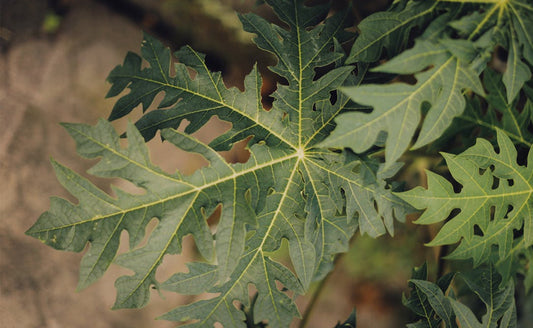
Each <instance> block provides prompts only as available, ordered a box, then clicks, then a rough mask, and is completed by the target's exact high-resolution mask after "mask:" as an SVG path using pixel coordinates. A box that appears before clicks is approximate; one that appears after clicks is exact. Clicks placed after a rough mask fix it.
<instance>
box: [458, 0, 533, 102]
mask: <svg viewBox="0 0 533 328" xmlns="http://www.w3.org/2000/svg"><path fill="white" fill-rule="evenodd" d="M450 25H451V26H452V27H454V28H455V29H456V30H457V31H458V32H459V33H460V34H461V35H462V36H463V37H466V38H468V40H469V41H472V42H474V43H475V44H476V45H477V46H478V47H480V48H481V49H480V50H479V51H480V52H483V51H484V52H486V53H491V52H492V51H493V49H494V47H495V46H497V45H500V46H503V47H505V49H507V51H508V58H507V70H506V71H505V73H504V76H503V82H504V84H505V87H506V91H507V99H508V101H509V102H512V101H514V100H515V98H516V97H517V96H518V93H519V91H520V89H521V88H522V87H523V85H524V83H525V82H526V81H528V80H529V79H530V78H531V69H530V67H529V65H533V37H532V36H531V28H532V27H533V6H532V5H531V2H530V1H526V0H506V1H492V3H490V4H483V5H481V6H480V10H479V11H475V12H473V13H470V14H469V15H467V16H464V17H463V18H461V19H459V20H457V21H455V22H451V23H450ZM528 63H529V65H528Z"/></svg>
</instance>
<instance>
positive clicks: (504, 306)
mask: <svg viewBox="0 0 533 328" xmlns="http://www.w3.org/2000/svg"><path fill="white" fill-rule="evenodd" d="M460 276H461V277H462V278H463V280H464V281H465V282H466V284H467V286H468V288H469V289H470V290H471V291H472V292H473V293H475V294H476V295H477V296H478V297H479V299H480V300H481V301H482V302H483V304H484V305H485V309H486V311H485V313H484V314H483V316H482V320H481V323H480V322H479V321H478V319H477V317H476V314H475V313H474V312H473V311H472V310H471V309H470V308H469V307H468V306H466V305H465V304H463V303H461V302H459V301H458V300H456V299H455V296H454V295H453V291H450V295H448V296H445V293H446V291H447V290H448V288H449V286H450V283H451V279H452V278H453V274H448V275H445V276H443V277H442V278H441V279H439V281H438V282H437V283H436V284H435V283H432V282H430V281H427V269H426V266H425V265H424V266H423V267H421V268H419V269H415V270H413V278H412V279H411V280H410V281H409V285H410V286H411V288H412V291H411V295H410V297H409V299H406V298H404V304H405V305H406V306H407V307H408V308H409V309H411V310H412V311H413V312H414V313H416V315H417V317H418V318H419V320H418V321H417V322H416V323H412V324H409V325H407V326H408V327H412V328H415V327H416V328H422V327H439V325H440V324H441V322H445V323H446V327H447V328H448V327H457V322H458V323H459V324H460V327H472V328H491V327H494V328H497V327H501V328H504V327H505V328H508V327H509V328H510V327H516V324H517V323H516V307H515V301H514V284H513V281H512V280H509V281H508V282H507V283H503V284H502V277H501V276H500V275H499V274H498V272H497V271H496V270H495V269H494V267H492V266H486V267H481V268H477V269H474V270H473V271H469V272H467V273H464V274H460Z"/></svg>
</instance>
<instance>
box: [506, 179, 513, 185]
mask: <svg viewBox="0 0 533 328" xmlns="http://www.w3.org/2000/svg"><path fill="white" fill-rule="evenodd" d="M507 184H508V185H509V187H512V186H514V180H513V179H507Z"/></svg>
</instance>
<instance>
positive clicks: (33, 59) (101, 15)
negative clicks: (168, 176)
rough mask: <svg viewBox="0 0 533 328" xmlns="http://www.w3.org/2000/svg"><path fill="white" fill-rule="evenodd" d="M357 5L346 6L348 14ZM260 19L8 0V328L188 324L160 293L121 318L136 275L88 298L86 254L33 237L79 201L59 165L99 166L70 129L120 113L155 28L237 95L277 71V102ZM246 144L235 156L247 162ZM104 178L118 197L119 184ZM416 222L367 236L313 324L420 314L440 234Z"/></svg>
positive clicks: (3, 68) (230, 7) (174, 263)
mask: <svg viewBox="0 0 533 328" xmlns="http://www.w3.org/2000/svg"><path fill="white" fill-rule="evenodd" d="M317 2H321V1H310V3H317ZM347 2H348V0H346V1H333V3H334V8H335V7H337V6H343V5H346V3H347ZM389 2H390V1H387V0H372V1H371V0H368V1H353V12H354V17H355V19H356V21H358V20H361V19H362V18H364V17H366V16H367V15H369V14H371V13H372V12H375V11H377V10H382V9H383V8H386V7H387V6H388V4H389ZM249 11H254V12H256V13H258V14H259V15H261V16H263V17H265V18H267V19H269V20H271V21H277V18H276V17H275V15H274V14H273V13H272V12H271V11H270V10H269V8H268V7H266V6H264V5H260V6H258V5H256V1H255V0H108V1H104V0H100V1H98V0H49V1H48V0H0V124H1V128H0V327H2V328H4V327H22V328H30V327H47V328H56V327H57V328H60V327H80V328H83V327H91V328H104V327H130V328H138V327H154V328H165V327H174V326H176V325H175V324H174V323H170V322H165V321H154V318H155V317H157V316H158V315H160V314H162V313H165V312H166V311H168V310H170V309H172V308H174V307H176V306H178V305H179V304H183V303H185V302H187V303H188V302H191V301H194V299H195V297H192V296H180V295H173V294H166V293H163V294H162V295H158V293H157V292H154V293H153V295H152V300H151V302H150V304H149V305H148V306H147V307H146V308H144V309H140V310H120V311H111V310H110V307H111V305H112V304H113V302H114V297H115V289H114V285H113V282H114V280H115V279H116V278H117V277H118V276H120V275H122V274H127V273H128V272H127V271H126V270H123V269H121V268H119V267H117V266H112V267H111V270H110V271H109V272H108V273H107V274H106V275H105V276H104V278H103V279H101V280H100V281H99V282H97V283H96V284H94V285H93V286H91V287H89V288H87V289H86V290H83V291H79V292H76V291H75V289H76V283H77V272H78V266H79V261H80V258H81V254H73V253H63V252H59V251H56V250H53V249H52V248H50V247H46V246H44V245H42V244H41V243H39V242H38V241H37V240H34V239H32V238H30V237H27V236H25V235H24V231H25V230H26V229H28V228H29V227H30V226H31V225H32V224H33V223H34V222H35V220H37V218H38V216H39V215H40V214H41V213H42V212H44V211H46V210H47V209H48V206H49V200H48V199H49V197H50V196H52V195H58V196H60V197H66V198H68V199H71V200H72V201H75V200H74V199H72V198H71V197H70V196H69V195H68V194H67V193H66V191H65V190H64V189H62V187H61V186H60V184H59V183H58V182H57V181H56V179H55V176H54V173H53V170H52V167H51V165H50V164H49V158H50V157H53V158H54V159H56V160H58V161H60V162H61V163H63V164H65V165H67V166H69V167H71V168H74V169H75V170H76V171H78V172H80V173H82V174H84V172H85V171H86V170H87V169H88V168H89V167H90V166H91V165H92V164H94V162H91V161H87V160H83V159H81V158H79V157H78V156H77V155H76V154H75V148H74V143H73V142H72V141H71V140H70V138H69V136H68V135H67V133H66V132H65V131H64V130H63V129H62V128H61V127H60V126H59V124H58V123H59V122H84V123H89V124H94V123H96V121H97V119H98V118H100V117H104V118H105V117H107V116H108V114H109V113H110V111H111V108H112V106H113V103H114V99H105V98H104V96H105V94H106V93H107V89H108V87H109V85H108V84H107V83H106V82H105V79H106V76H107V74H108V73H109V72H110V71H111V69H112V68H113V67H114V66H116V65H118V64H121V63H122V60H123V58H124V56H125V55H126V53H127V51H135V52H138V51H139V49H140V43H141V39H142V31H143V30H144V31H147V32H148V33H151V34H153V35H155V36H156V37H158V38H160V39H161V40H162V41H163V42H164V43H165V44H167V45H168V46H169V47H171V48H172V49H173V50H177V49H178V48H179V47H181V46H183V45H185V44H189V45H191V46H193V47H194V48H195V49H196V50H198V51H201V52H203V53H206V54H207V64H208V66H209V67H210V68H211V69H212V70H218V71H222V72H223V74H224V78H225V83H226V85H227V86H237V87H240V88H242V85H243V77H244V75H245V74H247V73H248V72H249V71H250V69H251V67H252V65H253V63H254V62H256V61H257V62H259V67H260V70H261V72H262V73H263V74H264V81H265V86H264V88H263V93H264V94H265V95H268V94H269V93H270V92H272V91H273V90H274V89H275V83H276V77H275V76H274V74H272V73H270V72H269V71H268V70H267V69H266V67H267V66H268V65H272V64H274V63H275V61H274V59H273V58H272V57H271V56H270V55H269V54H267V53H264V52H262V51H260V50H258V49H257V48H256V47H255V46H254V45H253V43H252V42H251V40H252V35H250V34H247V33H245V32H242V31H241V28H240V22H239V20H238V18H237V15H236V14H235V12H249ZM267 105H268V104H267ZM137 115H140V109H139V110H138V112H137ZM130 119H134V118H133V117H132V116H130ZM125 122H126V121H119V122H115V124H116V127H117V128H118V129H123V128H124V126H125ZM226 126H227V125H226V123H224V122H220V121H217V120H216V119H213V120H212V121H210V122H209V124H208V126H206V127H204V128H202V129H201V130H200V131H198V132H197V133H196V134H195V135H196V136H197V137H198V138H200V139H201V140H204V141H209V140H210V139H213V138H214V137H216V136H217V135H218V134H219V133H221V132H222V131H223V130H224V129H225V127H226ZM149 146H150V149H151V155H152V158H153V161H154V162H155V163H156V164H158V165H160V166H162V168H163V169H165V170H167V171H169V172H170V171H173V170H176V169H180V170H181V171H183V172H185V173H191V172H193V171H194V170H195V169H196V168H198V167H199V166H201V165H203V164H204V162H203V160H202V159H201V158H199V157H192V156H186V155H185V153H183V152H179V151H175V150H174V149H173V148H172V147H169V146H168V145H166V144H162V143H161V141H160V140H159V139H158V138H154V140H152V141H151V142H150V143H149ZM243 146H244V145H243V144H242V143H241V144H239V145H237V146H235V148H234V149H233V150H232V151H230V152H228V153H226V154H224V156H225V157H226V158H227V159H228V160H229V161H242V160H245V159H246V152H245V151H244V150H243ZM411 164H412V165H411V167H412V168H413V169H412V170H411V171H409V172H411V173H408V174H412V176H413V177H414V178H412V179H411V180H412V181H413V184H416V183H418V180H417V179H419V177H420V172H421V170H422V168H423V167H425V166H427V165H425V164H424V163H418V164H417V163H414V164H413V163H411ZM86 176H88V175H86ZM407 178H408V180H409V179H410V178H409V177H407ZM91 180H92V181H94V182H95V183H96V184H97V185H98V186H100V187H101V188H103V189H104V190H106V191H110V187H109V184H110V181H109V180H104V179H96V178H94V177H91ZM415 180H416V181H415ZM112 183H113V184H118V185H119V186H120V187H122V188H131V187H130V186H128V185H125V184H124V182H120V181H112ZM69 197H70V198H69ZM409 221H410V220H409V219H408V224H407V225H400V224H397V225H396V227H397V229H396V236H395V237H394V239H393V238H391V237H390V236H383V237H381V238H378V239H376V240H373V239H371V238H369V237H368V236H359V234H357V235H356V236H355V238H354V240H353V241H352V246H351V249H350V251H349V252H348V253H347V254H345V255H344V256H342V257H341V258H340V259H339V261H338V263H339V264H338V265H337V267H336V269H335V271H334V272H333V273H332V274H331V276H330V277H329V278H328V280H327V281H326V282H325V285H324V288H322V290H321V292H320V296H319V298H318V301H317V303H316V305H315V309H314V311H313V315H312V316H311V318H310V320H309V323H308V325H307V327H310V328H312V327H314V328H318V327H334V326H335V324H336V323H337V322H338V321H344V320H345V319H346V318H347V317H348V315H349V314H350V312H351V310H352V308H353V307H356V308H357V317H358V320H357V321H358V327H361V328H365V327H376V328H380V327H383V328H385V327H401V326H404V325H405V323H406V322H407V321H408V319H409V317H408V314H406V309H405V308H403V307H402V305H401V295H402V292H405V291H407V279H409V277H410V274H411V268H412V267H414V266H419V265H421V264H422V263H423V261H424V260H426V259H427V260H429V261H430V262H431V260H432V259H433V258H435V254H433V252H434V250H430V249H426V248H424V247H423V246H422V245H423V243H424V242H427V241H429V240H430V239H431V234H432V231H431V230H430V228H427V227H415V226H413V225H411V224H410V223H409ZM123 237H125V238H127V236H123ZM189 245H190V247H189V249H188V250H186V251H185V253H184V254H183V255H180V256H175V257H172V258H165V263H164V265H163V266H162V268H161V269H160V270H159V272H158V278H161V279H164V278H165V277H168V276H170V275H171V274H172V273H173V272H175V271H185V270H186V268H185V266H184V261H186V260H187V259H190V258H191V257H193V256H194V251H193V248H194V247H193V245H191V243H190V240H189ZM430 268H434V266H430ZM430 271H431V270H430ZM433 271H434V270H433ZM433 274H435V272H433ZM314 288H315V289H316V288H320V287H319V286H314ZM298 304H299V306H300V310H301V311H302V312H303V311H305V308H306V306H307V305H308V304H309V299H308V298H305V297H302V298H300V299H298ZM297 325H298V321H297V320H295V321H294V325H293V326H295V327H296V326H297Z"/></svg>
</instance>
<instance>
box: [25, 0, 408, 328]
mask: <svg viewBox="0 0 533 328" xmlns="http://www.w3.org/2000/svg"><path fill="white" fill-rule="evenodd" d="M269 3H270V4H271V5H272V7H273V8H274V10H275V11H276V13H277V14H278V15H279V16H280V18H281V19H283V20H284V21H285V22H286V23H287V24H288V26H289V29H288V30H285V29H282V28H279V27H277V26H274V25H271V24H270V23H268V22H266V21H265V20H263V19H262V18H260V17H258V16H256V15H253V14H248V15H244V16H242V17H241V20H242V22H243V25H244V27H245V29H246V30H248V31H251V32H254V33H256V34H257V38H256V43H257V44H258V45H259V46H260V47H262V48H264V49H266V50H268V51H271V52H273V53H274V54H275V55H276V56H277V57H278V60H279V62H278V64H277V66H275V67H274V68H273V70H274V71H275V72H277V73H278V74H280V75H282V76H283V77H285V78H286V80H287V81H288V85H280V86H278V89H277V91H276V93H275V94H274V97H275V99H276V100H275V101H274V105H273V108H272V109H271V110H270V111H266V110H264V109H263V108H262V107H261V101H260V93H259V90H260V87H261V82H260V81H261V79H260V76H259V75H258V73H257V70H256V69H254V70H252V72H251V73H250V74H249V75H248V76H247V78H246V80H245V88H246V89H245V91H243V92H241V91H239V90H237V89H235V88H233V89H229V90H228V89H226V87H225V86H224V84H223V82H222V79H221V76H220V74H215V73H211V72H209V71H208V70H207V68H206V66H205V62H204V61H203V56H202V55H200V54H198V53H196V52H194V51H193V50H192V49H190V48H188V47H186V48H183V49H182V50H180V51H179V52H178V53H177V56H178V58H179V60H180V63H179V64H176V65H175V66H174V68H171V66H170V62H171V55H170V52H169V51H168V50H167V49H165V48H164V47H163V46H162V45H161V44H160V43H159V42H157V41H156V40H155V39H153V38H151V37H150V36H148V35H146V36H145V40H144V41H143V47H142V50H141V53H142V57H143V58H144V59H145V60H146V61H147V62H148V67H145V68H143V67H142V62H141V57H139V56H138V55H135V54H132V53H130V54H128V55H127V56H126V59H125V61H124V64H123V65H121V66H119V67H117V68H115V69H114V70H113V72H112V73H111V74H110V77H109V81H110V82H111V83H112V87H111V90H110V92H109V95H110V96H114V95H118V94H119V93H120V92H121V91H122V90H124V89H125V88H129V89H130V92H129V93H127V94H125V95H123V96H121V98H119V100H118V101H117V103H116V106H115V108H114V109H113V113H112V114H111V118H117V117H121V116H124V115H126V114H127V113H128V112H130V111H131V110H132V109H133V108H134V107H136V106H137V105H139V104H142V105H143V108H144V109H146V108H147V107H148V106H149V105H151V104H152V102H153V101H154V99H155V96H156V95H157V94H158V93H159V92H164V95H165V96H164V99H163V100H162V101H161V103H160V104H159V107H160V108H161V109H158V110H155V111H150V112H148V113H147V114H146V115H145V116H144V117H143V118H142V119H141V120H140V121H139V122H137V127H135V126H133V125H129V126H128V130H127V133H126V136H127V141H128V146H127V147H126V148H122V147H120V145H119V136H118V134H117V133H116V132H115V130H114V129H113V128H112V127H111V125H110V124H109V123H108V122H106V121H101V122H99V123H98V124H97V125H96V126H93V127H92V126H87V125H82V124H67V125H66V128H67V130H68V132H69V133H70V134H71V136H72V137H73V138H74V140H75V141H76V144H77V149H78V152H79V153H80V155H82V156H84V157H88V158H101V159H100V161H99V163H98V164H97V165H95V166H94V167H93V168H92V169H91V171H90V172H91V173H92V174H95V175H99V176H104V177H117V178H122V179H125V180H128V181H131V182H132V183H134V184H135V185H137V186H139V187H141V188H143V189H144V191H145V192H144V193H143V194H140V195H131V194H127V193H125V192H124V191H121V190H118V189H117V190H116V194H117V197H116V198H113V197H110V196H108V195H107V194H105V193H104V192H102V191H100V190H99V189H98V188H96V187H95V186H93V185H92V184H91V183H89V182H88V181H87V180H85V179H84V178H82V177H81V176H79V175H77V174H76V173H74V172H72V171H71V170H69V169H67V168H65V167H63V166H61V165H60V164H55V167H56V172H57V175H58V178H59V180H60V181H61V182H62V183H63V185H64V186H65V187H66V188H67V189H68V190H69V191H70V192H71V193H72V194H73V195H74V196H75V197H76V198H78V200H79V204H77V205H74V204H71V203H69V202H67V201H65V200H61V199H57V198H54V199H53V200H52V203H51V208H50V210H49V211H48V212H46V213H44V214H43V215H42V216H41V218H40V219H39V220H38V222H37V223H36V224H35V225H34V226H33V227H32V228H31V229H30V230H29V231H28V234H30V235H32V236H34V237H37V238H39V239H41V240H42V241H43V242H45V243H47V244H49V245H51V246H53V247H56V248H58V249H65V250H72V251H81V250H82V249H83V248H84V247H85V245H86V243H90V247H89V250H88V252H87V253H86V255H85V257H84V258H83V261H82V265H81V270H80V276H81V279H80V287H85V286H87V285H88V284H90V283H91V282H93V281H95V280H96V279H98V278H99V277H100V276H101V275H102V274H103V273H104V272H105V271H106V269H107V267H108V266H109V265H110V263H111V262H112V261H113V260H114V261H115V262H116V263H118V264H120V265H122V266H124V267H126V268H129V269H131V270H132V271H133V275H129V276H123V277H120V278H119V279H118V280H117V282H116V284H115V285H116V287H117V294H118V295H117V300H116V303H115V307H116V308H124V307H140V306H143V305H145V304H146V303H147V302H148V299H149V291H150V288H151V287H152V286H154V287H155V288H162V289H166V290H171V291H177V292H184V293H200V292H203V291H209V292H212V293H215V294H216V295H215V296H214V297H213V298H211V299H209V300H204V301H199V302H196V303H193V304H190V305H187V306H184V307H180V308H177V309H175V310H173V311H171V312H169V313H167V314H166V315H164V316H163V317H164V318H166V319H169V320H175V321H189V320H194V322H193V323H192V324H191V325H192V326H193V327H212V326H213V324H214V323H220V324H222V325H223V326H225V327H244V326H245V323H244V320H245V318H244V315H245V314H244V312H243V311H241V309H240V308H239V307H237V306H235V303H234V302H236V301H237V302H240V303H241V304H243V305H245V306H250V305H251V304H250V301H249V295H248V286H249V285H250V284H252V285H254V286H255V287H256V289H257V291H258V296H257V299H256V301H255V302H254V303H253V313H254V316H255V318H254V320H255V321H256V322H259V321H261V320H267V321H268V324H269V325H270V326H272V327H285V326H288V324H289V323H290V321H291V320H292V318H293V317H294V316H297V315H298V310H297V308H296V306H295V304H294V303H293V301H292V300H291V298H289V297H288V296H287V295H286V294H285V293H284V292H283V291H281V290H280V289H279V286H278V283H281V284H282V285H283V286H284V287H286V288H288V289H290V290H292V291H294V292H295V293H296V294H298V293H302V292H304V291H305V290H306V288H307V287H308V286H309V284H310V282H311V281H313V280H315V279H319V278H321V277H323V276H324V275H325V274H326V273H327V272H328V271H329V270H330V268H331V263H332V260H333V256H334V255H335V254H336V253H338V252H341V251H344V250H346V248H347V245H348V241H349V239H350V238H351V236H352V234H353V233H354V231H355V230H356V228H357V227H360V229H361V232H362V233H368V234H370V235H372V236H378V235H381V234H383V233H385V232H386V231H387V230H389V231H390V232H391V233H392V232H393V225H392V220H393V217H396V218H398V219H403V216H404V215H405V213H406V211H408V210H409V209H410V207H409V206H407V205H406V204H405V203H404V202H403V201H401V200H400V199H399V198H397V197H396V196H394V195H393V194H392V193H391V190H390V189H388V187H387V186H386V183H385V181H384V180H385V179H386V178H389V177H390V176H392V175H393V174H395V172H396V170H397V169H398V166H390V167H389V168H386V169H385V168H384V167H382V166H380V165H379V164H378V163H377V162H376V161H374V160H371V159H368V158H366V157H364V156H357V155H355V154H353V153H351V152H349V151H345V152H331V151H329V150H324V149H320V148H315V145H316V144H317V143H318V142H320V141H321V140H322V139H323V138H324V137H325V136H326V135H327V134H328V133H329V131H331V129H332V128H333V124H332V120H333V118H334V117H335V115H337V114H338V113H339V112H341V111H343V110H344V109H345V106H346V105H347V104H348V98H347V97H345V96H343V95H336V97H334V98H336V101H335V102H334V103H332V102H331V100H330V98H331V94H330V93H331V92H335V90H336V89H337V88H338V87H340V86H341V85H342V84H343V83H347V84H352V85H353V84H357V83H358V81H360V79H361V76H355V75H353V74H352V70H353V67H342V65H341V64H342V58H343V56H344V54H343V52H342V49H341V47H340V45H339V43H338V41H337V40H343V39H344V38H345V37H346V35H345V32H344V25H345V23H344V20H345V15H346V13H340V14H337V15H334V16H332V17H330V18H328V19H327V20H326V21H325V22H324V24H320V25H318V26H316V27H315V25H317V24H318V23H319V22H321V20H322V19H323V18H324V17H325V16H326V14H327V12H328V8H327V7H325V6H319V7H307V6H305V5H304V4H303V1H288V0H280V1H269ZM329 64H332V65H337V66H338V67H339V68H336V69H332V70H330V71H329V72H328V73H327V74H325V75H323V76H321V77H320V78H317V77H316V72H315V69H316V68H318V67H322V66H326V65H329ZM187 66H188V67H189V68H192V69H193V70H195V71H196V75H195V77H194V78H193V77H191V75H190V74H189V71H188V68H187ZM163 108H165V109H163ZM213 115H217V116H218V117H220V118H222V119H224V120H227V121H229V122H231V123H232V127H231V129H230V130H229V131H228V132H227V133H225V134H224V135H223V136H221V137H219V138H217V139H215V141H214V142H213V143H212V144H211V146H208V145H206V144H203V143H202V142H200V141H198V140H197V139H195V138H194V137H193V136H191V135H190V133H191V132H194V131H196V130H197V129H198V128H200V127H201V126H203V125H204V124H205V123H206V122H207V120H208V119H209V118H210V117H212V116H213ZM185 118H186V119H187V120H189V121H190V124H189V125H188V126H187V129H186V130H185V132H179V131H178V130H175V129H172V128H175V127H177V126H178V125H179V123H180V122H181V120H183V119H185ZM157 130H161V135H162V137H163V138H164V139H165V140H166V141H167V142H170V143H172V144H174V145H175V146H177V147H179V148H181V149H183V150H186V151H188V152H193V153H197V154H200V155H201V156H203V157H204V158H206V159H207V160H208V162H209V166H208V167H205V168H202V169H200V170H198V171H197V172H195V173H194V174H192V175H190V176H183V175H181V174H179V173H175V174H168V173H165V172H163V171H162V170H160V169H159V168H158V167H156V166H154V165H153V164H152V163H151V162H150V159H149V155H148V151H147V149H146V146H145V144H144V139H143V137H144V138H150V137H152V136H153V135H154V134H155V132H156V131H157ZM247 137H252V139H251V140H250V143H249V145H250V147H249V149H250V159H249V160H248V161H247V162H246V163H243V164H228V163H226V162H225V161H224V160H223V159H222V157H220V155H219V154H218V153H217V152H216V150H220V149H227V148H229V147H230V146H231V145H232V144H233V143H234V142H235V141H238V140H242V139H245V138H247ZM217 207H221V215H220V221H219V224H218V226H217V230H216V234H215V235H214V236H213V235H212V234H211V232H210V231H209V229H208V226H207V223H206V220H207V218H208V217H209V216H210V215H211V214H212V213H213V212H214V210H215V209H216V208H217ZM152 218H156V219H157V220H158V225H157V227H156V228H155V229H154V230H153V231H152V232H151V234H150V236H149V238H148V241H147V243H146V245H144V246H140V247H139V243H140V241H141V240H142V239H143V235H144V230H145V228H146V225H147V224H148V222H149V221H150V220H151V219H152ZM124 230H126V231H127V232H128V234H129V236H130V251H128V252H126V253H124V254H121V255H119V256H118V257H116V258H115V256H116V253H117V250H118V244H119V236H120V233H121V232H122V231H124ZM187 234H192V235H193V237H194V239H195V242H196V244H197V246H198V248H199V250H200V252H201V254H202V255H203V256H204V258H206V259H207V260H212V259H213V257H214V254H216V264H208V263H201V262H198V263H192V264H190V265H189V270H190V271H189V272H188V273H177V274H175V275H174V276H172V277H171V278H170V279H169V280H167V281H166V282H162V283H160V282H158V281H157V280H156V278H155V274H156V271H157V268H158V266H159V265H160V263H161V262H162V261H163V259H164V257H165V255H167V254H175V253H179V252H180V251H181V239H182V238H183V236H185V235H187ZM282 239H286V240H287V241H288V245H289V252H290V258H291V261H292V266H293V268H294V272H292V271H291V270H289V269H288V268H286V267H284V266H283V265H281V264H279V263H277V262H275V261H273V260H272V259H271V258H270V256H269V254H271V252H273V251H275V250H276V249H278V248H279V247H280V244H281V241H282ZM213 253H214V254H213ZM213 262H215V261H213ZM193 284H194V286H193ZM200 287H201V288H200Z"/></svg>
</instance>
